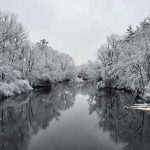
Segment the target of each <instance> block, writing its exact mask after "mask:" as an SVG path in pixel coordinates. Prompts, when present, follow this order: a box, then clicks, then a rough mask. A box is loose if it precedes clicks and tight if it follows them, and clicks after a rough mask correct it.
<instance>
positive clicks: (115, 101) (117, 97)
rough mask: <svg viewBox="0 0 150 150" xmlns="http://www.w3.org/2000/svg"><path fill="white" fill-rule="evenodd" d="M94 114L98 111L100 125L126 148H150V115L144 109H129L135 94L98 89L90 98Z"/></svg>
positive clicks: (129, 149)
mask: <svg viewBox="0 0 150 150" xmlns="http://www.w3.org/2000/svg"><path fill="white" fill-rule="evenodd" d="M88 102H89V105H90V108H89V112H90V114H92V113H93V112H96V114H97V116H98V120H99V122H98V125H99V127H100V128H102V129H103V131H104V132H108V133H109V135H110V138H111V140H113V141H114V142H116V143H117V144H119V143H122V144H124V145H125V146H124V150H149V149H150V142H149V139H150V115H149V114H148V113H146V112H144V111H136V110H127V109H125V106H127V105H131V104H132V103H133V102H134V95H132V94H130V93H121V92H120V91H116V90H107V91H97V93H95V95H91V96H90V99H89V100H88Z"/></svg>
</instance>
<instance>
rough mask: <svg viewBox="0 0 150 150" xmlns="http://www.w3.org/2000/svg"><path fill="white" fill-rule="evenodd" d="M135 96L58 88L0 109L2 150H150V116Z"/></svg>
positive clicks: (86, 87) (74, 87)
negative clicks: (132, 107)
mask: <svg viewBox="0 0 150 150" xmlns="http://www.w3.org/2000/svg"><path fill="white" fill-rule="evenodd" d="M134 101H135V96H134V95H133V94H131V93H122V92H120V91H116V90H111V91H110V90H107V91H98V90H96V88H95V85H91V84H86V85H83V86H81V85H75V84H59V85H57V86H55V87H53V89H52V90H50V91H49V90H44V89H43V90H37V91H34V92H32V93H30V94H24V95H20V96H16V97H13V98H9V99H6V100H5V101H4V102H1V104H0V150H150V114H148V113H147V112H144V111H136V110H127V109H124V107H125V106H129V105H132V104H133V103H134Z"/></svg>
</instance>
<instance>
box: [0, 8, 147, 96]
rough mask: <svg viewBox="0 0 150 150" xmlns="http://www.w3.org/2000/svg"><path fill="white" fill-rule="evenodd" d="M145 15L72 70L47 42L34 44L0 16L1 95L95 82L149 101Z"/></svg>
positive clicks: (14, 21)
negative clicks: (138, 22)
mask: <svg viewBox="0 0 150 150" xmlns="http://www.w3.org/2000/svg"><path fill="white" fill-rule="evenodd" d="M149 81H150V16H148V17H147V18H145V19H144V20H143V21H141V22H140V24H139V25H137V26H136V27H135V28H133V27H132V26H131V25H130V26H129V27H128V28H127V30H126V33H125V34H124V35H117V34H111V35H110V36H108V37H107V39H106V43H105V44H104V45H101V46H100V48H99V49H98V50H97V59H96V60H95V61H91V60H89V61H88V63H87V64H82V65H80V66H77V65H75V62H74V59H73V58H72V57H71V56H70V55H68V54H66V53H62V52H59V51H58V50H55V49H53V48H52V47H51V46H50V45H49V42H48V41H47V40H46V39H44V38H43V39H41V40H40V41H37V43H33V42H32V41H31V40H30V38H29V35H28V32H27V31H26V30H25V28H24V27H23V25H22V24H21V23H20V22H19V21H18V18H17V16H16V15H15V14H13V13H8V12H3V11H0V95H1V96H2V97H5V96H6V97H7V96H13V95H15V94H21V93H23V92H27V91H30V90H32V89H33V88H37V87H45V86H47V87H49V86H51V85H52V84H57V83H60V82H96V83H97V88H98V89H101V88H116V89H121V90H129V91H134V92H137V93H138V94H141V95H142V96H143V97H145V98H147V97H149V96H150V94H149V93H150V82H149Z"/></svg>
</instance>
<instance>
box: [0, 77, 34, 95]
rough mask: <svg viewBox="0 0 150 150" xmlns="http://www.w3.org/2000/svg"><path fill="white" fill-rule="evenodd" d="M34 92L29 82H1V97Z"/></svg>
mask: <svg viewBox="0 0 150 150" xmlns="http://www.w3.org/2000/svg"><path fill="white" fill-rule="evenodd" d="M30 90H32V87H31V86H30V84H29V82H28V81H27V80H16V81H15V82H12V83H4V82H0V97H9V96H14V95H16V94H21V93H24V92H28V91H30Z"/></svg>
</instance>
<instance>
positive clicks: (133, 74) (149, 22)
mask: <svg viewBox="0 0 150 150" xmlns="http://www.w3.org/2000/svg"><path fill="white" fill-rule="evenodd" d="M97 57H98V61H99V63H100V68H101V76H102V78H103V84H100V86H101V85H103V86H106V87H116V88H119V89H120V88H125V89H129V90H133V91H138V92H143V91H144V89H145V86H146V85H147V84H148V83H149V81H150V17H147V18H146V19H144V21H142V22H140V24H139V25H138V26H137V27H136V29H133V28H132V26H131V25H130V26H129V27H128V28H127V31H126V34H125V35H123V36H118V35H116V34H112V35H110V36H109V37H107V41H106V44H104V45H102V46H101V47H100V48H99V49H98V51H97Z"/></svg>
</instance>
